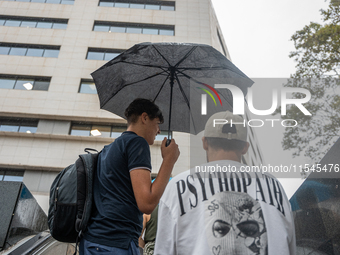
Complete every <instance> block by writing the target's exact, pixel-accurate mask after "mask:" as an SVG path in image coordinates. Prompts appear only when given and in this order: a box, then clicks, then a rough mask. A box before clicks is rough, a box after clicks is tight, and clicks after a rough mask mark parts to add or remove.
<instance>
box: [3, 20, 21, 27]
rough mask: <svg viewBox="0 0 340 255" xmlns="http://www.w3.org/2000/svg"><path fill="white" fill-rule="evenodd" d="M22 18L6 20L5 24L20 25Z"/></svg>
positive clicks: (10, 25)
mask: <svg viewBox="0 0 340 255" xmlns="http://www.w3.org/2000/svg"><path fill="white" fill-rule="evenodd" d="M20 23H21V21H20V20H6V22H5V26H8V27H20Z"/></svg>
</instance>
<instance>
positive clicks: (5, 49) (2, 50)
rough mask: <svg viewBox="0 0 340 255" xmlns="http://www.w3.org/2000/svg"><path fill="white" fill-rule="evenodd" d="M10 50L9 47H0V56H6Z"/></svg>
mask: <svg viewBox="0 0 340 255" xmlns="http://www.w3.org/2000/svg"><path fill="white" fill-rule="evenodd" d="M10 49H11V47H6V46H0V54H1V55H8V53H9V50H10Z"/></svg>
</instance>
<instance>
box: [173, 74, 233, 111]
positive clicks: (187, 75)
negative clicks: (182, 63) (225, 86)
mask: <svg viewBox="0 0 340 255" xmlns="http://www.w3.org/2000/svg"><path fill="white" fill-rule="evenodd" d="M178 72H179V73H181V74H182V75H183V76H185V77H187V78H188V79H192V80H193V81H194V82H196V83H199V84H200V83H201V82H200V81H198V80H196V79H194V78H192V77H190V76H189V75H187V74H185V73H183V72H180V71H178ZM176 76H177V74H176ZM222 96H223V95H222ZM223 98H224V99H226V98H225V97H224V96H223ZM225 101H226V103H227V104H228V105H229V106H230V107H231V105H230V103H229V102H228V100H225Z"/></svg>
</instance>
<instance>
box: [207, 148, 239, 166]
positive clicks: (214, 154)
mask: <svg viewBox="0 0 340 255" xmlns="http://www.w3.org/2000/svg"><path fill="white" fill-rule="evenodd" d="M207 156H208V162H211V161H217V160H233V161H237V162H240V163H241V157H242V156H241V155H239V153H236V152H235V151H224V150H209V151H208V155H207Z"/></svg>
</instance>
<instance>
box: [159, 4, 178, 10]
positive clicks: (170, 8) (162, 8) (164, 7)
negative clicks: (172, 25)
mask: <svg viewBox="0 0 340 255" xmlns="http://www.w3.org/2000/svg"><path fill="white" fill-rule="evenodd" d="M161 10H163V11H174V10H175V6H166V5H162V6H161Z"/></svg>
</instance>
